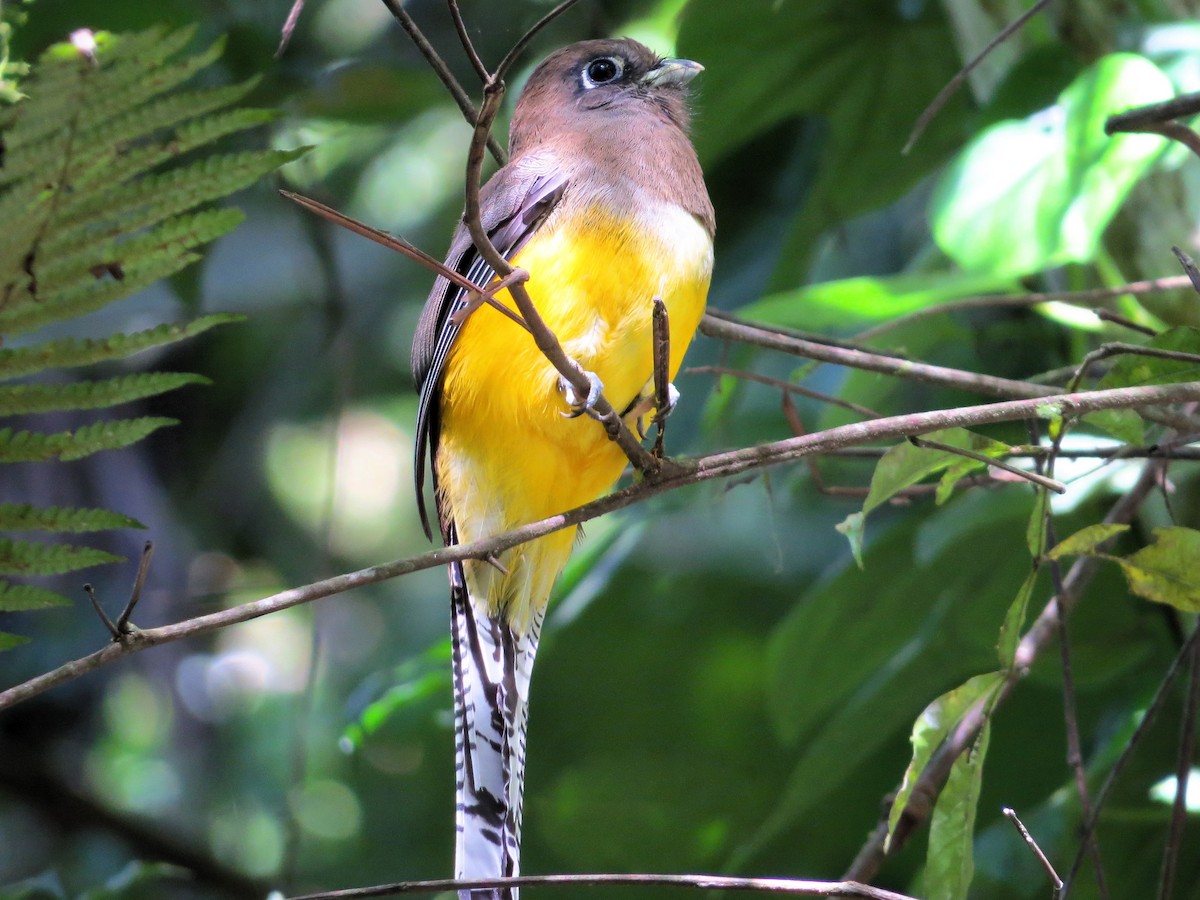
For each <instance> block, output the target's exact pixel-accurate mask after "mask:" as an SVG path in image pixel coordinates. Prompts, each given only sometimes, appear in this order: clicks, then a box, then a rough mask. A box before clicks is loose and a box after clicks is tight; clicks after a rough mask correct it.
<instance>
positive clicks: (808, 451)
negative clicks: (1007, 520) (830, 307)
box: [0, 381, 1200, 710]
mask: <svg viewBox="0 0 1200 900" xmlns="http://www.w3.org/2000/svg"><path fill="white" fill-rule="evenodd" d="M1187 401H1200V381H1189V382H1184V383H1181V384H1165V385H1152V386H1148V387H1131V388H1114V389H1112V390H1107V391H1087V392H1083V393H1079V394H1060V395H1055V396H1052V397H1043V398H1037V399H1028V400H1008V401H1004V402H1001V403H988V404H984V405H981V406H964V407H958V408H955V409H942V410H933V411H930V412H920V413H910V414H908V415H903V416H891V417H888V418H884V419H873V420H871V421H867V422H855V423H852V424H850V425H842V426H839V427H837V428H830V429H828V430H826V431H819V432H816V433H814V434H807V435H801V436H798V437H792V438H787V439H786V440H781V441H774V442H772V443H768V444H759V445H757V446H753V447H745V448H742V449H739V450H729V451H725V452H723V453H714V454H711V455H709V456H704V457H700V458H698V459H691V460H689V459H683V460H679V461H678V462H677V464H676V465H675V466H674V467H672V468H671V469H669V470H664V471H663V472H662V474H661V475H660V477H658V478H655V479H642V480H640V481H638V482H636V483H635V484H633V485H630V486H629V487H626V488H623V489H621V490H618V491H615V492H613V493H612V494H609V495H608V496H607V497H601V498H600V499H599V500H595V501H593V502H591V503H587V504H584V505H583V506H579V507H576V508H575V509H572V510H568V511H567V512H564V513H559V514H557V515H554V516H550V517H549V518H546V519H542V520H540V521H538V522H532V523H530V524H528V525H524V526H522V527H520V528H515V529H513V530H512V531H507V532H504V533H503V534H499V535H496V536H494V537H490V538H486V539H483V540H479V541H473V542H471V543H468V544H457V545H455V546H451V547H443V548H440V549H438V550H432V551H430V552H428V553H423V554H420V555H419V556H413V557H409V558H407V559H401V560H397V561H395V562H391V563H387V564H384V565H379V566H371V567H368V568H366V569H359V570H358V571H356V572H349V573H347V574H344V575H337V576H335V577H333V578H327V579H324V580H323V581H317V582H313V583H312V584H308V585H304V586H303V587H297V588H291V589H289V590H286V591H281V592H279V593H277V594H272V595H270V596H268V597H264V598H262V599H260V600H253V601H250V602H248V603H243V604H240V605H238V606H234V607H230V608H229V609H224V610H220V611H218V612H215V613H209V614H208V615H204V616H198V617H196V618H193V619H187V620H185V621H182V622H177V623H174V624H171V625H164V626H161V627H158V628H148V629H144V630H135V631H133V632H132V633H131V634H128V635H121V639H120V641H119V642H114V643H112V644H109V645H108V646H106V647H104V648H103V649H101V650H97V651H96V652H95V653H91V654H89V655H87V656H84V657H81V658H79V659H76V660H73V661H71V662H68V663H66V664H65V665H62V666H60V667H59V668H57V669H54V670H53V671H51V672H47V673H45V674H43V675H39V676H37V677H36V678H32V679H30V680H29V681H26V682H23V683H21V684H19V685H16V686H14V687H12V688H9V689H8V690H6V691H4V692H2V693H0V710H3V709H5V708H7V707H9V706H13V705H15V704H17V703H20V702H22V701H24V700H28V699H30V698H31V697H35V696H37V695H38V694H41V693H43V692H45V691H47V690H49V689H51V688H53V687H57V686H58V685H60V684H65V683H67V682H69V681H73V680H75V679H76V678H79V677H81V676H83V675H85V674H87V673H88V672H91V671H94V670H95V669H98V668H100V667H101V666H104V665H107V664H108V663H111V662H113V661H115V660H116V659H119V658H120V657H123V656H125V655H127V654H130V653H135V652H137V651H139V650H145V649H147V648H149V647H153V646H157V645H159V644H165V643H168V642H171V641H177V640H181V639H183V638H189V637H195V636H197V635H201V634H206V633H209V632H212V631H215V630H217V629H220V628H225V627H227V626H229V625H233V624H236V623H239V622H247V621H250V620H251V619H257V618H259V617H260V616H265V615H268V614H269V613H273V612H277V611H279V610H282V609H288V608H290V607H293V606H298V605H300V604H302V603H310V602H312V601H313V600H319V599H321V598H323V597H329V596H332V595H334V594H340V593H344V592H345V591H348V590H352V589H354V588H357V587H363V586H365V585H369V584H376V583H378V582H380V581H386V580H388V579H390V578H396V577H398V576H400V575H407V574H409V573H411V572H416V571H420V570H422V569H430V568H433V567H435V566H444V565H447V564H449V563H451V562H455V561H459V560H465V559H480V560H485V559H487V557H488V556H489V555H495V554H497V553H499V552H500V551H501V550H507V549H508V548H510V547H515V546H516V545H517V544H522V543H525V542H526V541H531V540H533V539H535V538H539V537H543V536H544V535H547V534H551V533H552V532H555V531H559V530H561V529H563V528H570V527H573V526H575V525H580V524H582V523H583V522H586V521H589V520H590V519H594V518H596V517H598V516H601V515H603V514H605V513H608V512H613V511H615V510H618V509H624V508H625V507H627V506H632V505H633V504H635V503H641V502H643V501H645V500H647V499H649V498H650V497H654V496H657V495H658V494H662V493H665V492H667V491H672V490H677V489H679V488H681V487H685V486H687V485H691V484H697V483H699V482H702V481H708V480H710V479H713V478H730V477H733V476H736V475H741V474H742V473H745V472H752V471H756V470H758V469H762V468H765V467H767V466H774V465H779V464H781V463H785V462H791V461H793V460H797V459H802V458H804V457H806V456H810V455H812V454H816V453H828V452H830V451H831V450H838V449H842V448H845V447H854V446H858V445H861V444H869V443H874V442H876V441H885V440H895V439H898V438H903V437H908V436H910V435H920V434H927V433H929V432H931V431H938V430H940V429H943V428H953V427H971V426H975V425H984V424H989V423H994V422H1007V421H1014V420H1018V419H1034V418H1047V417H1058V416H1080V415H1085V414H1087V413H1090V412H1096V411H1098V410H1102V409H1128V408H1134V407H1139V406H1145V405H1154V404H1161V403H1183V402H1187ZM1161 463H1162V461H1160V460H1154V461H1153V462H1152V463H1150V464H1148V468H1154V467H1157V466H1159V465H1160V464H1161ZM1151 486H1152V484H1151ZM1149 490H1150V486H1148V487H1147V488H1146V492H1148V491H1149ZM1144 496H1145V495H1144V494H1140V495H1139V493H1138V490H1137V489H1136V488H1135V489H1134V490H1133V491H1130V492H1129V493H1128V494H1127V495H1126V496H1125V497H1124V498H1122V501H1121V503H1119V504H1118V507H1117V508H1120V509H1125V508H1126V505H1128V504H1130V503H1132V502H1133V501H1134V499H1135V498H1136V502H1137V503H1140V502H1141V498H1142V497H1144ZM1133 509H1136V505H1135V506H1134V507H1133ZM1133 509H1129V511H1128V513H1127V515H1128V516H1129V517H1131V516H1132V514H1133ZM1110 515H1113V514H1111V513H1110ZM1106 521H1109V520H1106ZM1111 521H1128V518H1125V519H1114V520H1111ZM1089 560H1090V558H1089ZM1089 560H1081V561H1080V562H1078V563H1076V565H1075V566H1073V567H1072V570H1071V573H1074V572H1075V571H1076V570H1077V569H1079V568H1080V566H1085V565H1086V564H1088V563H1089ZM1093 562H1094V561H1093ZM1066 582H1067V583H1068V586H1069V590H1071V591H1072V594H1074V593H1075V592H1077V591H1078V587H1076V586H1074V582H1073V581H1072V574H1070V573H1069V574H1068V576H1067V578H1066ZM1064 602H1065V601H1064ZM1053 606H1054V604H1053V602H1052V603H1051V608H1052V607H1053ZM1047 615H1048V613H1046V612H1043V614H1042V617H1041V618H1039V619H1038V621H1037V622H1036V623H1035V624H1034V626H1033V627H1032V628H1031V629H1030V631H1029V633H1028V634H1027V635H1026V637H1025V639H1024V640H1023V641H1022V644H1021V647H1020V648H1018V651H1017V659H1018V665H1017V669H1018V670H1020V671H1022V672H1023V671H1024V669H1026V668H1028V665H1029V664H1030V663H1031V662H1032V658H1033V657H1034V656H1036V655H1037V653H1038V652H1039V650H1040V649H1041V647H1042V646H1044V644H1045V643H1046V642H1047V641H1048V640H1050V639H1051V637H1052V636H1053V630H1054V628H1053V621H1054V620H1053V617H1052V616H1051V618H1050V619H1049V620H1047V621H1043V620H1045V619H1046V616H1047ZM1022 648H1024V649H1022Z"/></svg>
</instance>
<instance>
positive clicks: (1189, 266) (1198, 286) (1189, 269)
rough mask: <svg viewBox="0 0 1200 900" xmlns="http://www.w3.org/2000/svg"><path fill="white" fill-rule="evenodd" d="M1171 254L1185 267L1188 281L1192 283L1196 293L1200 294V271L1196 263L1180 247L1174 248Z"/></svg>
mask: <svg viewBox="0 0 1200 900" xmlns="http://www.w3.org/2000/svg"><path fill="white" fill-rule="evenodd" d="M1171 252H1172V253H1174V254H1175V258H1176V259H1177V260H1179V264H1180V265H1181V266H1183V271H1184V272H1185V273H1186V274H1187V277H1188V281H1190V282H1191V283H1192V287H1193V288H1194V289H1195V291H1196V293H1198V294H1200V269H1197V268H1196V263H1195V261H1194V260H1193V259H1192V258H1191V257H1190V256H1188V255H1187V254H1186V253H1184V252H1183V251H1182V250H1180V249H1179V248H1178V247H1172V248H1171Z"/></svg>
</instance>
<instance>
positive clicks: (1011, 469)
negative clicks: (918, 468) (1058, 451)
mask: <svg viewBox="0 0 1200 900" xmlns="http://www.w3.org/2000/svg"><path fill="white" fill-rule="evenodd" d="M908 442H909V443H910V444H913V445H914V446H917V447H926V448H928V449H930V450H941V451H942V452H943V453H953V454H954V455H955V456H963V457H966V458H967V459H973V460H975V461H976V462H981V463H983V464H984V465H985V466H991V467H994V468H997V469H1002V470H1003V471H1005V472H1008V473H1009V474H1010V475H1015V476H1017V477H1018V478H1022V479H1024V480H1025V481H1028V482H1031V483H1032V484H1036V485H1038V486H1039V487H1044V488H1046V489H1048V490H1051V491H1054V493H1056V494H1065V493H1066V492H1067V486H1066V485H1065V484H1063V483H1062V482H1061V481H1055V480H1054V479H1053V478H1047V477H1046V476H1045V475H1039V474H1038V473H1037V472H1030V471H1029V470H1028V469H1018V468H1017V467H1016V466H1014V465H1010V464H1009V463H1006V462H1005V461H1004V460H1002V459H997V458H996V457H994V456H988V455H987V454H986V453H977V452H976V451H974V450H967V449H966V448H964V447H952V446H951V445H949V444H943V443H941V442H940V441H927V440H925V439H924V438H918V437H910V438H909V439H908Z"/></svg>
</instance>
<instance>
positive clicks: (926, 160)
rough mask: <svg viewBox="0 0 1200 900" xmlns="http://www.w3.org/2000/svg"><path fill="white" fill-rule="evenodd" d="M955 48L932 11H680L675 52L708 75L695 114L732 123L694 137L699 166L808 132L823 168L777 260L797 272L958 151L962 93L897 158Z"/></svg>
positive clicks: (861, 1) (855, 7)
mask: <svg viewBox="0 0 1200 900" xmlns="http://www.w3.org/2000/svg"><path fill="white" fill-rule="evenodd" d="M731 35H736V36H737V38H736V40H732V39H731V37H730V36H731ZM954 41H955V39H954V36H953V33H952V30H951V28H950V26H949V24H948V22H947V20H946V16H945V14H944V12H943V11H942V9H941V4H936V3H922V4H913V5H910V6H905V5H904V4H898V3H896V2H894V0H855V2H846V0H742V2H738V3H731V2H729V0H690V2H688V3H687V5H686V6H685V7H684V8H683V12H682V15H681V21H680V29H679V40H678V45H679V50H680V51H681V52H683V53H684V55H686V56H688V57H690V58H691V59H696V60H699V61H701V62H703V63H704V65H705V67H706V72H705V74H704V76H703V78H704V85H703V90H704V95H703V96H704V110H705V112H706V113H707V114H708V115H710V116H713V117H717V116H721V117H736V120H737V127H720V128H699V129H697V131H696V138H695V140H696V143H697V149H698V151H699V153H700V158H701V160H702V161H703V162H704V163H706V167H711V165H712V164H713V163H715V162H717V161H718V160H722V159H723V158H725V157H728V156H730V155H731V154H732V153H733V152H734V151H736V150H739V149H743V148H744V147H745V145H747V144H749V143H751V142H752V141H755V140H758V139H762V138H763V137H764V135H766V134H767V133H768V132H769V131H770V130H771V129H773V128H776V127H777V126H780V125H782V124H783V123H786V122H790V121H797V120H800V119H803V120H804V121H805V122H808V123H810V124H811V126H812V127H811V134H812V136H813V138H812V143H813V144H814V145H818V146H819V152H820V154H821V158H820V161H819V164H818V165H817V167H816V173H815V175H814V176H810V177H813V178H815V181H814V182H813V184H812V185H811V188H810V189H809V190H808V191H807V197H806V201H805V204H804V207H803V209H802V210H801V211H800V213H799V216H798V218H797V219H796V226H795V228H794V230H793V233H792V234H791V235H790V236H789V238H788V246H787V248H785V250H784V252H783V257H784V258H785V260H790V259H795V260H797V261H798V262H797V263H795V265H800V266H802V265H803V260H804V259H805V258H807V255H808V254H809V253H810V251H811V249H812V247H813V246H814V244H815V240H814V239H815V237H816V236H817V235H819V234H820V233H821V232H822V231H824V230H825V229H826V228H828V227H830V226H832V225H836V224H838V223H841V222H845V221H846V220H848V219H850V218H851V217H853V216H855V215H858V214H860V213H863V212H866V211H867V210H874V209H878V208H880V207H881V206H882V205H884V204H886V203H888V202H890V201H891V200H893V199H895V198H897V197H899V196H901V195H902V194H903V193H904V192H905V191H906V190H907V189H908V188H909V187H911V186H912V185H914V184H916V183H917V182H918V181H920V180H921V179H922V178H924V177H925V176H926V175H928V174H929V173H930V172H932V171H934V169H935V168H936V167H937V166H939V165H941V164H942V163H943V162H944V160H945V158H946V156H947V154H948V153H950V152H951V151H952V150H953V149H954V148H956V147H957V146H958V145H959V143H960V142H961V141H962V139H963V137H964V130H965V124H966V114H967V109H968V105H967V102H966V96H965V94H964V93H963V92H960V93H959V94H958V95H956V96H955V97H952V98H951V100H950V102H949V103H948V104H947V105H946V106H945V107H944V108H943V109H942V110H941V112H940V114H939V115H938V116H937V117H936V118H935V119H934V120H933V122H932V124H931V125H930V128H929V130H928V131H927V132H926V133H925V135H924V136H923V137H922V139H921V140H920V141H919V142H918V143H917V144H916V146H915V148H914V149H913V151H912V152H911V153H909V154H907V155H903V154H902V153H901V149H902V147H903V145H904V142H905V140H906V138H907V136H908V134H909V132H910V131H911V129H912V125H913V122H915V121H916V119H917V117H918V116H919V115H920V114H921V110H922V109H923V108H924V107H925V105H926V104H927V103H928V102H929V98H931V97H933V96H935V95H936V94H937V92H938V91H939V90H941V88H942V86H943V85H944V84H945V83H946V82H947V81H948V80H949V79H950V78H952V77H953V76H954V73H955V72H956V71H957V70H958V67H959V65H960V60H959V58H958V54H957V53H956V52H955V51H954V49H953V48H954ZM868 110H869V112H867V111H868ZM792 248H795V252H790V251H791V249H792ZM797 280H798V279H797ZM792 283H795V282H792Z"/></svg>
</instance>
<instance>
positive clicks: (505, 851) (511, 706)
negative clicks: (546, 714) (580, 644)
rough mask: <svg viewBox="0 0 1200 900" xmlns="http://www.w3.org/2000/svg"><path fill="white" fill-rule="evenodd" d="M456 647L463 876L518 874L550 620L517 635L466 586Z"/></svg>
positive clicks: (489, 893)
mask: <svg viewBox="0 0 1200 900" xmlns="http://www.w3.org/2000/svg"><path fill="white" fill-rule="evenodd" d="M451 620H452V626H453V646H454V706H455V710H454V731H455V767H456V782H457V805H456V807H455V809H456V812H455V824H456V828H457V834H456V841H455V853H454V868H455V877H456V878H496V877H502V876H513V875H517V874H518V873H519V871H520V856H521V809H522V792H523V790H524V786H525V730H526V723H527V721H528V716H529V680H530V676H531V674H532V672H533V660H534V656H535V654H536V653H537V645H538V635H539V633H540V631H541V625H542V616H541V614H540V613H539V614H538V615H537V616H535V618H534V620H533V623H532V624H531V626H530V628H529V629H528V631H526V632H525V633H523V634H521V633H517V632H515V631H514V630H513V629H512V628H511V627H510V626H509V624H508V623H507V622H505V621H504V619H503V618H502V617H501V616H491V615H489V614H488V613H487V611H486V606H485V605H484V604H476V603H474V602H472V600H471V598H470V596H469V595H468V593H467V590H466V587H465V586H464V585H462V584H461V583H459V584H456V585H454V586H453V587H452V589H451ZM459 898H460V900H517V891H516V890H515V889H511V890H503V891H501V890H495V889H492V890H473V891H460V892H459Z"/></svg>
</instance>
